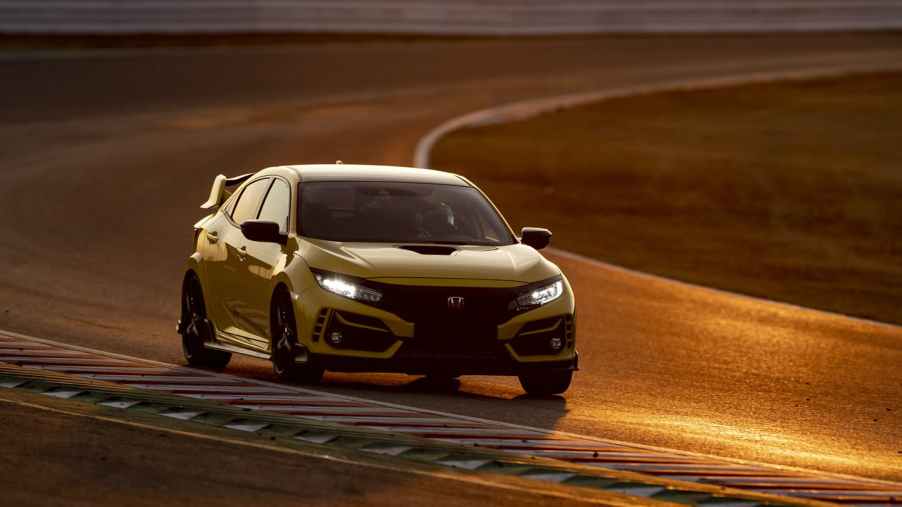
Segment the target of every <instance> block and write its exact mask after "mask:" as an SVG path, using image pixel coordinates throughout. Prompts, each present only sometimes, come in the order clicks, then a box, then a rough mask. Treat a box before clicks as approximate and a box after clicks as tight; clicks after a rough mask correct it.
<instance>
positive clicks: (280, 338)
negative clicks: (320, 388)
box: [271, 293, 324, 384]
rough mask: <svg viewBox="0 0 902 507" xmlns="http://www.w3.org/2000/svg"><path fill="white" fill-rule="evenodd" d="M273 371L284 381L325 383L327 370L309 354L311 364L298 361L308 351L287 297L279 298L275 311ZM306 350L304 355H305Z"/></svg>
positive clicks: (273, 311) (273, 322)
mask: <svg viewBox="0 0 902 507" xmlns="http://www.w3.org/2000/svg"><path fill="white" fill-rule="evenodd" d="M271 320H272V370H273V373H275V374H276V376H277V377H279V379H281V380H287V381H291V382H300V383H303V384H315V383H317V382H319V381H320V380H322V378H323V373H324V370H323V368H322V367H321V366H319V365H318V364H316V363H315V362H314V359H313V358H312V357H310V355H309V354H307V362H302V363H299V362H297V361H296V360H295V359H296V358H297V357H298V356H299V354H306V351H304V349H303V348H302V347H301V346H300V345H299V342H298V337H297V324H296V321H295V319H294V308H293V307H292V305H291V299H290V297H289V296H288V295H287V294H284V293H283V294H281V295H279V296H277V297H276V298H275V301H274V302H273V308H272V316H271ZM302 351H303V352H302Z"/></svg>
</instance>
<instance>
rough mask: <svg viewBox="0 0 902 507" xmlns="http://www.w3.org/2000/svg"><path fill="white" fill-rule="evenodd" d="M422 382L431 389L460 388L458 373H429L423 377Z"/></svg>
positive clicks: (446, 389)
mask: <svg viewBox="0 0 902 507" xmlns="http://www.w3.org/2000/svg"><path fill="white" fill-rule="evenodd" d="M422 383H423V385H424V386H425V387H427V388H429V389H431V390H438V391H457V390H458V389H460V375H457V374H456V373H429V374H427V375H426V376H425V377H423V381H422Z"/></svg>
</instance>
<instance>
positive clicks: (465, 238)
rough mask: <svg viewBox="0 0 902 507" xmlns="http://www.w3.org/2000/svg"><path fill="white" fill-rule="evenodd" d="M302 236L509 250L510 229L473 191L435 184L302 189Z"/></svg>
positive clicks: (328, 184)
mask: <svg viewBox="0 0 902 507" xmlns="http://www.w3.org/2000/svg"><path fill="white" fill-rule="evenodd" d="M300 195H301V199H300V201H301V202H300V204H301V205H300V207H299V208H300V215H301V216H300V220H299V221H298V223H300V224H301V234H302V235H303V236H306V237H310V238H317V239H326V240H331V241H347V242H379V243H443V244H461V245H510V244H512V243H514V242H515V239H514V237H513V236H512V235H511V233H510V229H508V227H507V226H506V225H505V223H504V221H503V220H502V219H501V217H500V216H499V215H498V212H497V211H495V208H494V207H493V206H492V205H491V204H490V203H489V202H488V201H487V200H486V198H485V197H484V196H483V195H482V194H481V193H480V192H479V191H478V190H476V189H475V188H472V187H466V186H458V185H440V184H431V183H402V182H382V181H318V182H308V183H303V184H301V194H300Z"/></svg>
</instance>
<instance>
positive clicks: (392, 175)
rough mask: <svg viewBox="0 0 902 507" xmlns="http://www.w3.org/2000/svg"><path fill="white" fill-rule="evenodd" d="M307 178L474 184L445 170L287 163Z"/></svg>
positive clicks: (307, 179)
mask: <svg viewBox="0 0 902 507" xmlns="http://www.w3.org/2000/svg"><path fill="white" fill-rule="evenodd" d="M284 167H286V168H288V169H290V170H293V171H295V172H296V173H297V175H298V177H299V178H300V180H301V181H302V182H303V181H397V182H408V183H436V184H441V185H459V186H470V184H469V182H468V181H467V180H465V179H464V178H462V177H460V176H458V175H456V174H454V173H448V172H444V171H435V170H432V169H417V168H415V167H400V166H387V165H359V164H306V165H292V166H284Z"/></svg>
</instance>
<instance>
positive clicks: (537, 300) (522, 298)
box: [514, 280, 564, 311]
mask: <svg viewBox="0 0 902 507" xmlns="http://www.w3.org/2000/svg"><path fill="white" fill-rule="evenodd" d="M563 293H564V282H563V280H555V281H553V282H551V283H549V284H548V285H542V286H539V287H535V288H532V289H529V290H527V291H525V292H523V293H522V294H520V295H519V296H517V299H515V300H514V307H515V309H516V310H517V311H522V310H529V309H531V308H537V307H539V306H542V305H544V304H547V303H550V302H552V301H554V300H555V299H557V298H559V297H561V294H563Z"/></svg>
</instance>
